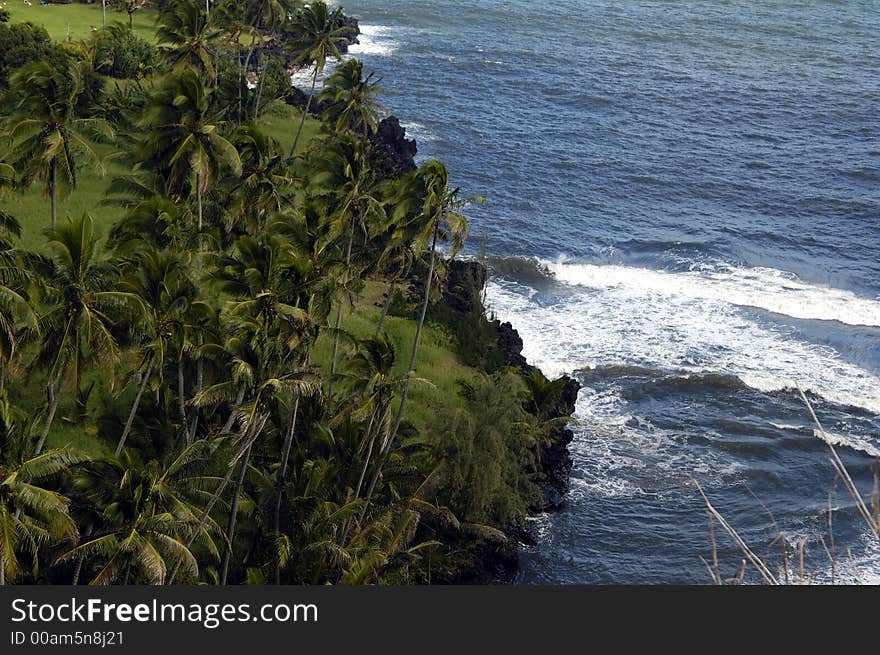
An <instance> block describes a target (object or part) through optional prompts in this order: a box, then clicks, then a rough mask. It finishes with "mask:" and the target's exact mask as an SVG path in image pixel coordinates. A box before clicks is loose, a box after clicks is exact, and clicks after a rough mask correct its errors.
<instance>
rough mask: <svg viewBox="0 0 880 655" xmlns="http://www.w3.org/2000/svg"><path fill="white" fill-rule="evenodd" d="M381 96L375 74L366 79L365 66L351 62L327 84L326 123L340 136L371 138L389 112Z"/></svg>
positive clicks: (323, 95)
mask: <svg viewBox="0 0 880 655" xmlns="http://www.w3.org/2000/svg"><path fill="white" fill-rule="evenodd" d="M381 92H382V87H380V86H379V83H378V82H377V81H373V73H370V74H369V75H367V77H366V78H364V73H363V63H362V62H361V61H360V60H358V59H349V60H348V61H346V62H343V63H341V64H339V66H337V67H336V70H334V71H333V74H332V75H331V76H330V77H328V78H327V80H326V81H325V82H324V88H323V89H322V90H321V95H320V96H319V100H320V101H321V104H322V105H324V107H325V109H324V120H326V121H328V122H329V123H332V124H333V126H334V128H335V130H336V133H337V134H345V133H346V132H353V133H355V134H357V135H359V136H362V137H367V136H369V135H370V134H372V133H373V132H375V131H376V128H377V127H378V125H379V115H380V114H381V113H382V112H383V111H384V110H385V109H384V107H382V105H380V104H379V103H378V101H377V100H376V98H377V97H378V96H379V94H380V93H381Z"/></svg>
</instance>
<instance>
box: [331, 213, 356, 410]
mask: <svg viewBox="0 0 880 655" xmlns="http://www.w3.org/2000/svg"><path fill="white" fill-rule="evenodd" d="M353 241H354V226H352V227H351V228H349V231H348V247H347V248H346V250H345V273H346V276H347V275H348V269H349V267H350V266H351V245H352V242H353ZM341 323H342V300H340V301H339V307H337V308H336V325H335V327H334V331H333V354H332V356H331V358H330V382H329V389H328V393H327V395H328V397H330V398H333V375H334V374H335V373H336V355H337V353H338V352H339V326H340V324H341Z"/></svg>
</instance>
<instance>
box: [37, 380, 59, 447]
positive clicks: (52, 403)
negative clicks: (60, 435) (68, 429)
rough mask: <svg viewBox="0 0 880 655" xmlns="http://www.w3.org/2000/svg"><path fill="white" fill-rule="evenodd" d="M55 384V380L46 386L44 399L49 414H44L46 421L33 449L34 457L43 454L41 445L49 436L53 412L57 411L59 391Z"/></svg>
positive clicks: (53, 417)
mask: <svg viewBox="0 0 880 655" xmlns="http://www.w3.org/2000/svg"><path fill="white" fill-rule="evenodd" d="M56 382H57V381H56V380H52V381H50V382H49V383H48V384H47V385H46V399H47V401H48V406H49V413H48V414H46V421H45V422H44V423H43V431H42V432H40V439H39V440H38V441H37V446H36V448H34V456H36V455H39V454H40V453H41V452H43V445H44V444H45V443H46V437H47V436H49V430H50V429H51V427H52V422H53V421H54V420H55V412H56V411H57V410H58V400H59V396H60V394H59V393H58V392H59V391H60V390H59V389H57V388H56V386H55V385H56Z"/></svg>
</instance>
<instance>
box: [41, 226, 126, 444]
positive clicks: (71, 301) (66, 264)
mask: <svg viewBox="0 0 880 655" xmlns="http://www.w3.org/2000/svg"><path fill="white" fill-rule="evenodd" d="M46 237H47V239H48V244H47V245H48V248H49V250H50V251H51V253H52V255H51V257H49V258H44V259H42V260H41V261H40V262H39V274H40V275H41V277H42V278H43V281H44V283H45V286H46V289H47V291H46V293H47V303H46V309H45V311H44V312H43V313H42V314H41V315H40V318H39V320H40V329H41V332H42V335H43V336H42V343H41V346H40V352H39V355H38V357H37V359H36V362H35V363H36V364H37V365H43V366H46V367H47V368H48V370H49V375H48V379H47V382H46V396H47V408H46V417H45V420H44V423H43V428H42V430H41V432H40V436H39V440H38V441H37V445H36V447H35V449H34V454H36V455H38V454H39V453H40V452H41V451H42V449H43V445H44V443H45V441H46V437H47V436H48V434H49V430H50V428H51V427H52V422H53V421H54V419H55V412H56V411H57V409H58V403H59V401H60V395H61V393H60V392H61V382H62V380H63V378H64V376H65V374H67V373H72V376H73V384H74V390H75V391H77V392H78V391H79V380H80V374H81V369H82V366H83V363H82V362H97V363H100V364H101V366H102V370H103V371H104V373H105V374H106V375H107V377H108V379H109V380H110V381H111V383H112V380H113V376H114V372H115V370H116V365H117V363H118V361H119V346H118V344H117V335H115V334H114V326H115V324H116V322H117V319H118V317H119V316H120V315H121V314H127V315H128V316H129V317H130V316H132V315H137V314H139V313H141V312H142V311H143V305H142V303H141V300H140V299H139V298H138V297H137V296H136V295H135V294H132V293H129V292H126V291H120V290H119V289H118V288H116V286H115V285H116V282H117V279H118V274H119V271H118V267H117V266H116V264H115V263H113V262H112V261H110V260H107V259H104V258H102V257H101V251H100V248H99V247H98V243H97V238H96V235H95V230H94V223H93V221H92V218H91V216H89V215H88V214H85V215H83V216H82V218H80V219H78V220H75V221H73V220H68V221H67V223H66V224H65V225H62V226H61V227H59V228H57V229H54V230H52V229H50V230H47V232H46Z"/></svg>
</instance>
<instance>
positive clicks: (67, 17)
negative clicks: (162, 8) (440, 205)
mask: <svg viewBox="0 0 880 655" xmlns="http://www.w3.org/2000/svg"><path fill="white" fill-rule="evenodd" d="M7 6H8V8H9V9H10V10H11V13H12V20H13V21H14V22H19V21H25V20H30V21H32V22H34V23H38V24H42V25H44V26H45V27H46V29H47V30H48V31H49V33H50V35H52V37H53V38H55V39H58V40H62V39H65V38H66V36H67V29H68V28H67V26H68V23H69V24H70V34H71V37H72V38H73V39H78V38H83V37H86V36H88V34H89V33H90V31H91V30H90V26H91V25H95V26H99V25H100V23H101V8H100V4H96V5H81V4H72V5H57V6H40V5H39V3H38V2H36V1H35V2H34V4H33V6H31V7H28V6H26V5H24V4H18V2H16V3H14V4H9V5H7ZM107 16H108V22H112V21H113V20H117V19H119V20H125V19H126V15H125V14H119V13H116V12H111V11H109V10H108V14H107ZM153 19H154V16H153V14H152V12H150V11H149V10H146V11H141V12H138V13H136V14H135V16H134V26H135V31H137V32H139V34H140V35H141V36H143V37H144V38H146V39H150V40H152V37H153V34H154V29H155V28H154V23H153ZM299 119H300V113H299V112H298V111H297V110H296V109H293V108H292V107H289V106H287V105H285V104H283V103H275V104H274V105H273V106H272V107H270V108H269V110H268V111H267V112H266V113H265V114H264V115H263V116H262V117H261V119H260V125H261V127H262V128H263V129H264V130H265V131H266V132H267V133H268V134H269V135H271V136H272V137H273V138H274V139H276V140H277V141H278V142H279V144H280V145H281V147H282V151H283V152H287V151H289V149H290V146H291V144H292V143H293V137H294V134H295V132H296V127H297V125H298V123H299ZM319 130H320V123H319V122H318V121H316V120H312V119H309V120H307V121H306V125H305V128H304V130H303V137H302V139H303V140H302V142H301V145H300V148H302V149H303V150H304V149H305V148H307V147H308V144H309V142H310V141H311V140H312V139H314V138H315V137H316V136H317V135H318V133H319ZM111 150H112V148H107V149H104V150H103V152H105V153H106V152H109V151H111ZM108 169H109V170H108V175H107V176H106V177H103V178H102V177H99V176H98V175H97V174H96V173H95V172H94V171H93V170H91V169H90V168H88V167H83V168H82V169H81V170H80V172H79V181H78V186H77V188H76V189H75V190H74V191H73V192H72V193H71V194H70V195H69V196H68V197H67V198H65V199H64V200H63V201H62V202H61V203H60V204H59V219H60V220H64V217H65V216H78V215H80V214H82V213H83V212H89V213H90V214H91V215H92V217H93V218H94V219H95V222H96V224H97V227H98V231H99V233H100V234H102V235H106V234H107V232H108V230H109V229H110V226H111V225H112V224H113V222H114V221H115V220H116V218H117V213H116V212H118V209H116V208H113V207H104V206H102V205H101V204H100V201H101V200H102V199H103V197H104V190H105V189H106V187H107V184H108V183H109V181H110V179H112V177H113V176H114V175H119V174H121V173H123V172H125V171H126V168H125V167H124V166H123V165H122V164H120V163H118V162H111V163H110V165H109V166H108ZM0 209H4V210H6V211H9V212H10V213H12V214H13V215H15V216H16V217H17V218H18V219H19V220H20V221H21V222H22V224H23V225H24V234H23V236H22V245H23V246H24V247H26V248H30V249H36V250H42V249H43V243H44V242H43V237H42V235H41V231H42V229H43V228H45V227H46V226H48V223H49V203H48V199H46V198H45V197H44V196H43V194H42V190H41V189H40V188H39V187H37V186H34V187H32V188H31V189H29V190H28V191H26V192H25V193H23V194H20V195H16V196H13V197H11V198H0ZM384 289H385V285H384V284H382V283H381V282H369V283H368V284H367V286H366V288H365V290H364V293H363V294H362V297H361V299H360V300H359V302H358V304H357V307H356V308H355V309H354V311H353V312H346V313H345V317H344V319H343V328H344V329H346V330H348V331H350V332H351V333H352V334H354V335H355V336H356V337H358V338H364V337H368V336H372V335H373V334H374V333H375V326H376V323H377V321H378V317H379V312H380V308H379V307H377V306H376V303H378V302H380V301H381V294H382V292H383V290H384ZM385 326H386V332H387V334H388V335H389V336H390V337H391V339H392V340H393V341H394V344H395V346H396V350H397V364H396V371H397V373H398V375H403V373H404V372H405V369H406V364H407V363H408V361H409V353H410V349H411V348H412V340H413V337H414V334H415V323H414V321H411V320H406V319H401V318H396V317H393V316H389V317H388V318H387V319H386V322H385ZM328 341H329V340H326V339H322V340H321V341H319V343H318V345H317V348H316V351H315V353H314V357H313V359H314V361H328V362H329V358H330V354H329V353H330V345H329V342H328ZM343 352H344V351H343ZM475 374H476V373H475V371H474V370H473V369H471V368H469V367H466V366H464V365H462V364H460V363H459V362H458V360H457V359H456V356H455V354H454V353H453V350H452V347H451V344H450V341H449V336H448V335H446V334H445V333H444V332H443V331H442V330H440V329H437V328H434V327H432V326H427V327H426V328H425V330H424V331H423V333H422V338H421V344H420V348H419V354H418V360H417V364H416V375H417V376H418V377H422V378H426V379H428V380H430V381H431V384H430V385H426V384H420V383H413V385H412V388H411V392H410V402H409V403H408V410H407V414H406V417H407V419H408V420H410V421H412V422H413V423H414V424H415V425H416V427H418V428H419V429H420V430H421V431H424V430H425V429H430V426H431V425H432V423H433V421H434V420H435V419H436V417H437V416H441V415H445V414H447V413H449V412H451V411H454V409H455V407H457V406H458V404H459V402H458V398H459V397H458V384H457V382H458V380H469V379H473V378H474V376H475ZM17 380H22V382H24V380H23V377H22V372H17V374H12V375H11V376H10V383H11V384H10V388H11V389H13V394H14V389H15V388H16V386H18V385H17V384H16V382H17ZM41 380H42V378H41V377H40V376H39V374H37V375H35V376H34V378H33V379H32V380H29V381H28V382H24V385H26V386H24V385H22V386H18V388H19V389H20V390H21V391H22V393H21V394H20V395H18V394H14V395H18V397H17V398H16V403H17V405H18V406H19V407H21V408H22V409H24V410H26V411H28V412H29V413H32V412H34V411H36V410H38V409H39V408H40V407H41V406H42V405H43V404H44V402H45V398H44V394H43V392H42V387H41ZM83 381H84V386H85V385H87V384H89V383H90V382H91V381H95V382H96V383H97V384H96V389H95V392H94V393H93V395H92V397H91V399H90V402H89V409H90V412H91V411H93V410H94V409H96V408H97V405H98V404H99V398H100V396H101V395H102V394H106V393H108V390H107V386H106V380H105V376H104V375H102V373H101V372H100V371H94V370H91V371H88V372H86V373H85V374H84V375H83ZM62 393H64V394H65V395H64V400H63V402H62V404H61V406H60V407H59V410H58V415H57V417H56V420H55V422H54V424H53V427H52V432H51V434H50V435H49V439H48V445H49V446H63V445H71V446H74V447H77V448H80V449H83V450H85V451H87V452H89V453H91V454H93V455H95V456H107V455H110V454H111V453H112V451H113V445H114V444H109V443H103V442H101V441H100V440H99V439H98V438H97V436H96V435H97V430H96V428H95V425H94V422H93V421H84V422H79V423H77V422H75V421H74V420H73V418H72V417H73V415H74V413H75V412H74V403H73V399H72V398H71V397H70V390H69V389H68V388H65V390H64V391H63V392H62ZM133 393H134V392H133V390H132V389H127V390H125V391H124V394H125V396H133Z"/></svg>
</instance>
